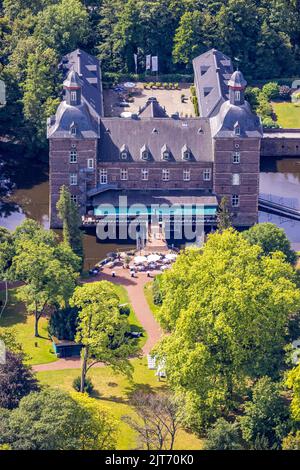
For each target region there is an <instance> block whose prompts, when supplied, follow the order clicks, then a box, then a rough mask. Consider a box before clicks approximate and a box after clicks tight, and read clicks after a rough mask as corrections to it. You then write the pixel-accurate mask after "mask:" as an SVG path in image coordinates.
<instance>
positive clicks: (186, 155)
mask: <svg viewBox="0 0 300 470" xmlns="http://www.w3.org/2000/svg"><path fill="white" fill-rule="evenodd" d="M190 158H191V152H190V151H189V150H185V151H184V152H183V154H182V160H184V161H188V160H190Z"/></svg>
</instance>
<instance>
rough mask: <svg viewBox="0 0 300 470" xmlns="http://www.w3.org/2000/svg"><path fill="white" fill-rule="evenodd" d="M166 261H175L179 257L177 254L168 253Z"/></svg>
mask: <svg viewBox="0 0 300 470" xmlns="http://www.w3.org/2000/svg"><path fill="white" fill-rule="evenodd" d="M165 258H166V259H169V260H173V259H176V258H177V255H176V254H175V253H168V254H167V255H166V256H165Z"/></svg>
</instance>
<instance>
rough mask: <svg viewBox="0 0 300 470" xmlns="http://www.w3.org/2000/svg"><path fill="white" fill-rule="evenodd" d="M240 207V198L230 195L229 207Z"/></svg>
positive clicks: (236, 195)
mask: <svg viewBox="0 0 300 470" xmlns="http://www.w3.org/2000/svg"><path fill="white" fill-rule="evenodd" d="M239 205H240V196H239V195H238V194H232V196H231V206H232V207H239Z"/></svg>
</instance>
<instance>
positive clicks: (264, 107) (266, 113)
mask: <svg viewBox="0 0 300 470" xmlns="http://www.w3.org/2000/svg"><path fill="white" fill-rule="evenodd" d="M259 99H260V101H259V105H258V107H257V110H256V111H257V114H259V115H260V116H261V117H262V119H264V118H266V117H271V116H272V114H273V108H272V106H271V104H270V103H268V101H267V100H266V99H265V98H264V97H263V98H262V97H261V96H260V97H259Z"/></svg>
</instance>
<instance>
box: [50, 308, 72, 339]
mask: <svg viewBox="0 0 300 470" xmlns="http://www.w3.org/2000/svg"><path fill="white" fill-rule="evenodd" d="M77 320H78V309H77V308H71V307H67V308H64V309H58V310H56V311H55V312H53V313H52V314H51V317H50V320H49V323H48V331H49V334H50V336H55V337H56V338H57V339H65V340H68V341H74V338H75V334H76V326H77Z"/></svg>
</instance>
